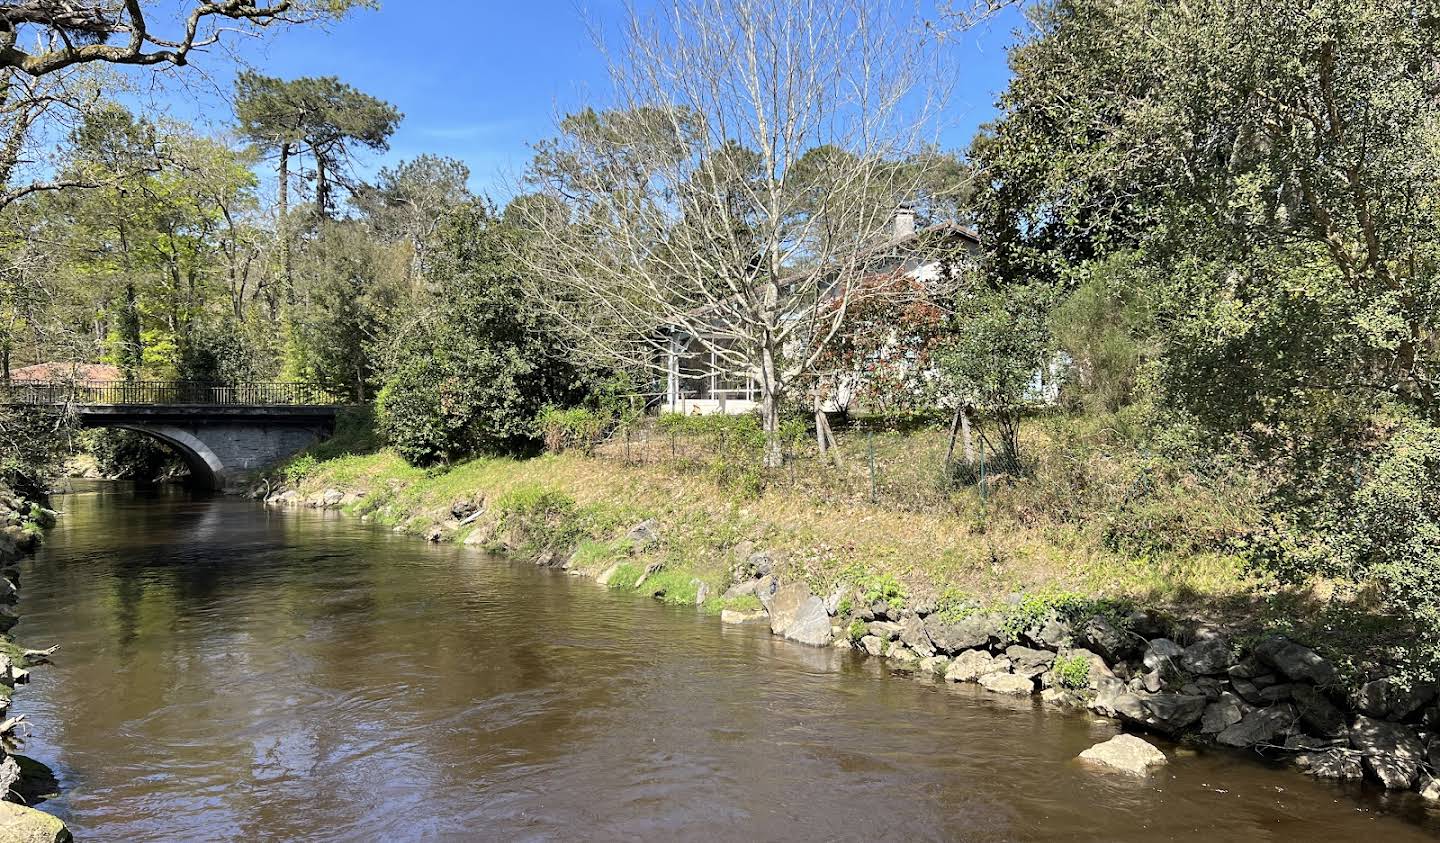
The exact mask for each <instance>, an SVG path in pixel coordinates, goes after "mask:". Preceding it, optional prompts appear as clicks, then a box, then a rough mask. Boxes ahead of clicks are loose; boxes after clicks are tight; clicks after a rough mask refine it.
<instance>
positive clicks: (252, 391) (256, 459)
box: [0, 381, 344, 491]
mask: <svg viewBox="0 0 1440 843" xmlns="http://www.w3.org/2000/svg"><path fill="white" fill-rule="evenodd" d="M0 403H8V404H23V405H29V406H44V407H55V408H58V409H67V410H69V411H71V412H73V413H74V414H75V416H76V418H77V419H78V420H79V422H80V424H81V425H82V426H84V427H111V428H120V429H123V430H133V431H136V432H138V433H143V434H146V435H147V436H151V437H154V438H155V439H158V440H159V441H161V442H163V443H165V444H166V445H168V446H170V448H171V449H172V450H174V451H175V452H176V453H177V454H179V456H180V458H181V459H182V460H184V461H185V465H186V466H187V467H188V468H189V469H190V476H191V478H192V480H193V482H194V483H195V484H196V485H199V486H202V487H205V488H210V489H216V490H221V491H237V490H239V489H242V488H244V486H245V485H246V484H248V483H251V482H253V481H254V480H255V479H256V478H257V477H258V476H259V475H260V474H262V473H263V472H265V471H266V470H268V469H271V468H274V467H275V466H277V465H279V464H280V463H282V462H284V461H285V460H286V459H288V458H290V457H292V456H294V455H295V454H296V453H298V452H299V451H301V450H304V449H305V448H307V447H309V446H311V445H313V444H315V443H317V442H319V441H321V440H322V439H325V438H326V437H328V436H329V435H330V434H332V433H334V431H335V418H336V416H337V415H338V414H339V412H340V411H341V410H342V409H344V407H343V406H342V405H340V404H339V403H338V402H336V401H335V400H334V399H333V398H331V397H330V396H328V395H327V394H326V393H325V392H324V391H323V390H322V389H320V388H319V387H318V386H316V385H314V384H280V383H265V384H241V385H237V386H227V387H212V386H203V385H197V384H190V383H183V382H154V381H150V382H130V381H126V382H118V381H117V382H108V381H105V382H101V381H82V382H76V383H65V384H58V383H56V384H51V383H43V384H40V383H16V384H13V385H11V386H10V387H8V388H5V389H3V390H0Z"/></svg>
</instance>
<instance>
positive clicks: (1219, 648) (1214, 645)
mask: <svg viewBox="0 0 1440 843" xmlns="http://www.w3.org/2000/svg"><path fill="white" fill-rule="evenodd" d="M1180 666H1181V667H1182V668H1184V669H1185V670H1188V671H1190V672H1191V673H1199V674H1202V675H1203V674H1211V675H1213V674H1217V673H1224V672H1225V671H1226V670H1227V669H1228V668H1229V667H1230V641H1229V639H1227V638H1224V637H1222V636H1215V637H1213V638H1206V639H1204V640H1202V641H1197V642H1195V643H1194V644H1191V645H1190V646H1189V647H1186V648H1185V652H1183V653H1181V654H1180Z"/></svg>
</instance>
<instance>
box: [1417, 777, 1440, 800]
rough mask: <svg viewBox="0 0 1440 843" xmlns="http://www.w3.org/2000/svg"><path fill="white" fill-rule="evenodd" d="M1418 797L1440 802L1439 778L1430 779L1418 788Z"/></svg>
mask: <svg viewBox="0 0 1440 843" xmlns="http://www.w3.org/2000/svg"><path fill="white" fill-rule="evenodd" d="M1420 798H1421V799H1428V800H1429V801H1431V802H1440V779H1431V780H1430V781H1428V782H1426V783H1425V784H1424V785H1422V786H1421V788H1420Z"/></svg>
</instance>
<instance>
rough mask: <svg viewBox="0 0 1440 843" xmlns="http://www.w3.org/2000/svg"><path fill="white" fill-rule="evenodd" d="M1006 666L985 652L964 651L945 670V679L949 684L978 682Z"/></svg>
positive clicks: (1004, 662) (1001, 660) (1006, 664)
mask: <svg viewBox="0 0 1440 843" xmlns="http://www.w3.org/2000/svg"><path fill="white" fill-rule="evenodd" d="M1008 664H1009V663H1008V662H1007V661H1005V660H1004V659H996V658H995V657H994V656H992V655H990V653H989V652H987V651H985V650H966V651H965V652H963V653H961V654H960V655H958V656H956V657H955V660H954V661H952V662H951V663H950V666H949V667H948V668H946V670H945V678H946V679H949V680H950V681H951V682H978V681H979V680H980V677H982V676H985V675H986V674H989V673H994V672H996V671H999V670H1005V669H1006V666H1008Z"/></svg>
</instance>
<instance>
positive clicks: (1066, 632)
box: [1020, 615, 1074, 650]
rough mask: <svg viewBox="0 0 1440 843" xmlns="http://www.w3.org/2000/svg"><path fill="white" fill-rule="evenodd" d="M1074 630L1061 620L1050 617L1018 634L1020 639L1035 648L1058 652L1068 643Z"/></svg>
mask: <svg viewBox="0 0 1440 843" xmlns="http://www.w3.org/2000/svg"><path fill="white" fill-rule="evenodd" d="M1073 633H1074V630H1073V628H1072V627H1071V626H1070V624H1069V623H1067V622H1066V621H1064V620H1063V619H1061V618H1059V617H1056V616H1054V615H1051V616H1050V617H1048V618H1046V619H1045V620H1044V621H1042V622H1040V623H1038V624H1036V625H1034V626H1032V627H1031V628H1029V629H1027V630H1025V631H1023V632H1021V633H1020V637H1021V638H1022V639H1023V640H1025V641H1028V642H1030V643H1031V644H1033V645H1034V646H1036V647H1039V648H1041V649H1045V650H1058V649H1060V648H1061V647H1063V646H1065V645H1066V644H1068V643H1070V639H1071V636H1072V635H1073Z"/></svg>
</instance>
